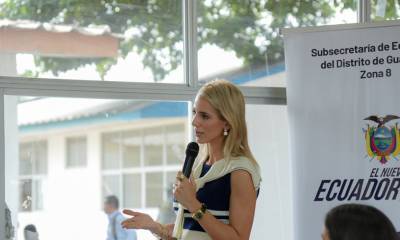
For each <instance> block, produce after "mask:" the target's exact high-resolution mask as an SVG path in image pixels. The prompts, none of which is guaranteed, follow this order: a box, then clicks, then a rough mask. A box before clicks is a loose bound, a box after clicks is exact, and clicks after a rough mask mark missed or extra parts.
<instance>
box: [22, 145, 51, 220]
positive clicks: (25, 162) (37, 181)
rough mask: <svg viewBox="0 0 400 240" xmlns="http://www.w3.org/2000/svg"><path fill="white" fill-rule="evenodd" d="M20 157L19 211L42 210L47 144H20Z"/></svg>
mask: <svg viewBox="0 0 400 240" xmlns="http://www.w3.org/2000/svg"><path fill="white" fill-rule="evenodd" d="M19 155H20V161H19V162H20V164H19V166H20V168H19V193H20V194H19V199H20V200H19V210H20V211H22V212H30V211H37V210H42V209H43V182H44V180H45V177H46V175H47V142H46V141H32V142H23V143H20V145H19Z"/></svg>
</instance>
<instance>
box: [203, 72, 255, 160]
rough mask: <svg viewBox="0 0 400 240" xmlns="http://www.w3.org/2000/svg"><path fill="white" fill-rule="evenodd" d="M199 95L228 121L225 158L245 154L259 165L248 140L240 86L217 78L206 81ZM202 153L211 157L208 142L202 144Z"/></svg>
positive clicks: (224, 148)
mask: <svg viewBox="0 0 400 240" xmlns="http://www.w3.org/2000/svg"><path fill="white" fill-rule="evenodd" d="M198 97H201V98H203V99H204V100H206V101H207V102H209V103H210V104H211V106H212V107H213V108H214V109H215V110H216V111H217V112H218V115H219V117H220V119H222V120H223V121H226V122H227V123H228V125H229V127H230V128H229V133H228V136H226V137H225V138H224V143H223V145H224V147H223V154H224V158H225V159H227V160H231V159H234V158H236V157H240V156H245V157H247V158H248V159H250V160H251V161H252V162H253V163H254V164H255V165H257V162H256V160H255V158H254V157H253V154H252V153H251V151H250V148H249V144H248V140H247V127H246V119H245V101H244V97H243V94H242V92H241V91H240V90H239V88H238V87H236V86H235V85H233V84H232V83H231V82H229V81H226V80H222V79H217V80H214V81H211V82H208V83H206V84H205V85H204V86H203V87H202V88H201V89H200V90H199V92H198V93H197V98H198ZM202 155H203V157H204V158H208V157H209V155H210V152H209V146H208V144H204V146H202Z"/></svg>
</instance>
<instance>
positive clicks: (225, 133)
mask: <svg viewBox="0 0 400 240" xmlns="http://www.w3.org/2000/svg"><path fill="white" fill-rule="evenodd" d="M224 136H228V129H226V128H224Z"/></svg>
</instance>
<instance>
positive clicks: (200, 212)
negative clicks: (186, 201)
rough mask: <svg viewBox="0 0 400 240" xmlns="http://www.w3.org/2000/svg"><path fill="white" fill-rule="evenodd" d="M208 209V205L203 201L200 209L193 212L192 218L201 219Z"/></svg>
mask: <svg viewBox="0 0 400 240" xmlns="http://www.w3.org/2000/svg"><path fill="white" fill-rule="evenodd" d="M206 211H207V206H206V205H205V204H204V203H202V204H201V207H200V209H199V210H197V211H196V212H194V213H192V218H193V219H194V220H196V221H199V220H200V219H201V218H202V217H203V215H204V214H205V213H206Z"/></svg>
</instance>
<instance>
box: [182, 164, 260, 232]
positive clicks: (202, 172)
mask: <svg viewBox="0 0 400 240" xmlns="http://www.w3.org/2000/svg"><path fill="white" fill-rule="evenodd" d="M235 170H245V171H248V172H249V173H250V175H251V176H252V180H253V183H254V187H255V190H256V191H257V192H258V190H259V184H260V181H261V178H260V173H259V169H258V167H257V166H254V164H253V163H252V162H251V161H250V160H248V159H247V158H245V157H240V158H237V159H233V160H231V161H227V160H225V159H222V160H219V161H217V162H215V163H214V164H213V165H207V164H206V163H205V162H199V163H198V164H197V165H196V166H195V167H194V170H193V173H192V174H193V177H194V179H195V182H196V187H197V193H196V197H197V199H198V200H199V201H200V202H201V203H204V204H205V205H206V206H207V211H208V212H209V213H211V214H212V215H213V216H214V217H215V218H217V219H218V220H219V221H221V222H223V223H225V224H229V202H230V195H231V173H232V172H233V171H235ZM179 206H180V205H179V204H178V203H177V202H175V201H174V210H175V211H176V213H177V222H179V218H180V217H182V220H181V221H182V222H181V225H182V228H183V229H182V230H183V231H182V238H181V239H186V240H192V239H196V240H206V239H207V240H208V239H211V238H210V236H208V234H207V233H206V232H205V230H204V229H203V228H202V227H201V226H200V224H199V223H198V222H197V221H196V220H194V219H193V218H192V217H191V213H190V212H189V211H188V210H187V209H182V210H180V211H182V212H183V216H179V215H180V214H179V211H178V210H179ZM177 222H175V224H177Z"/></svg>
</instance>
